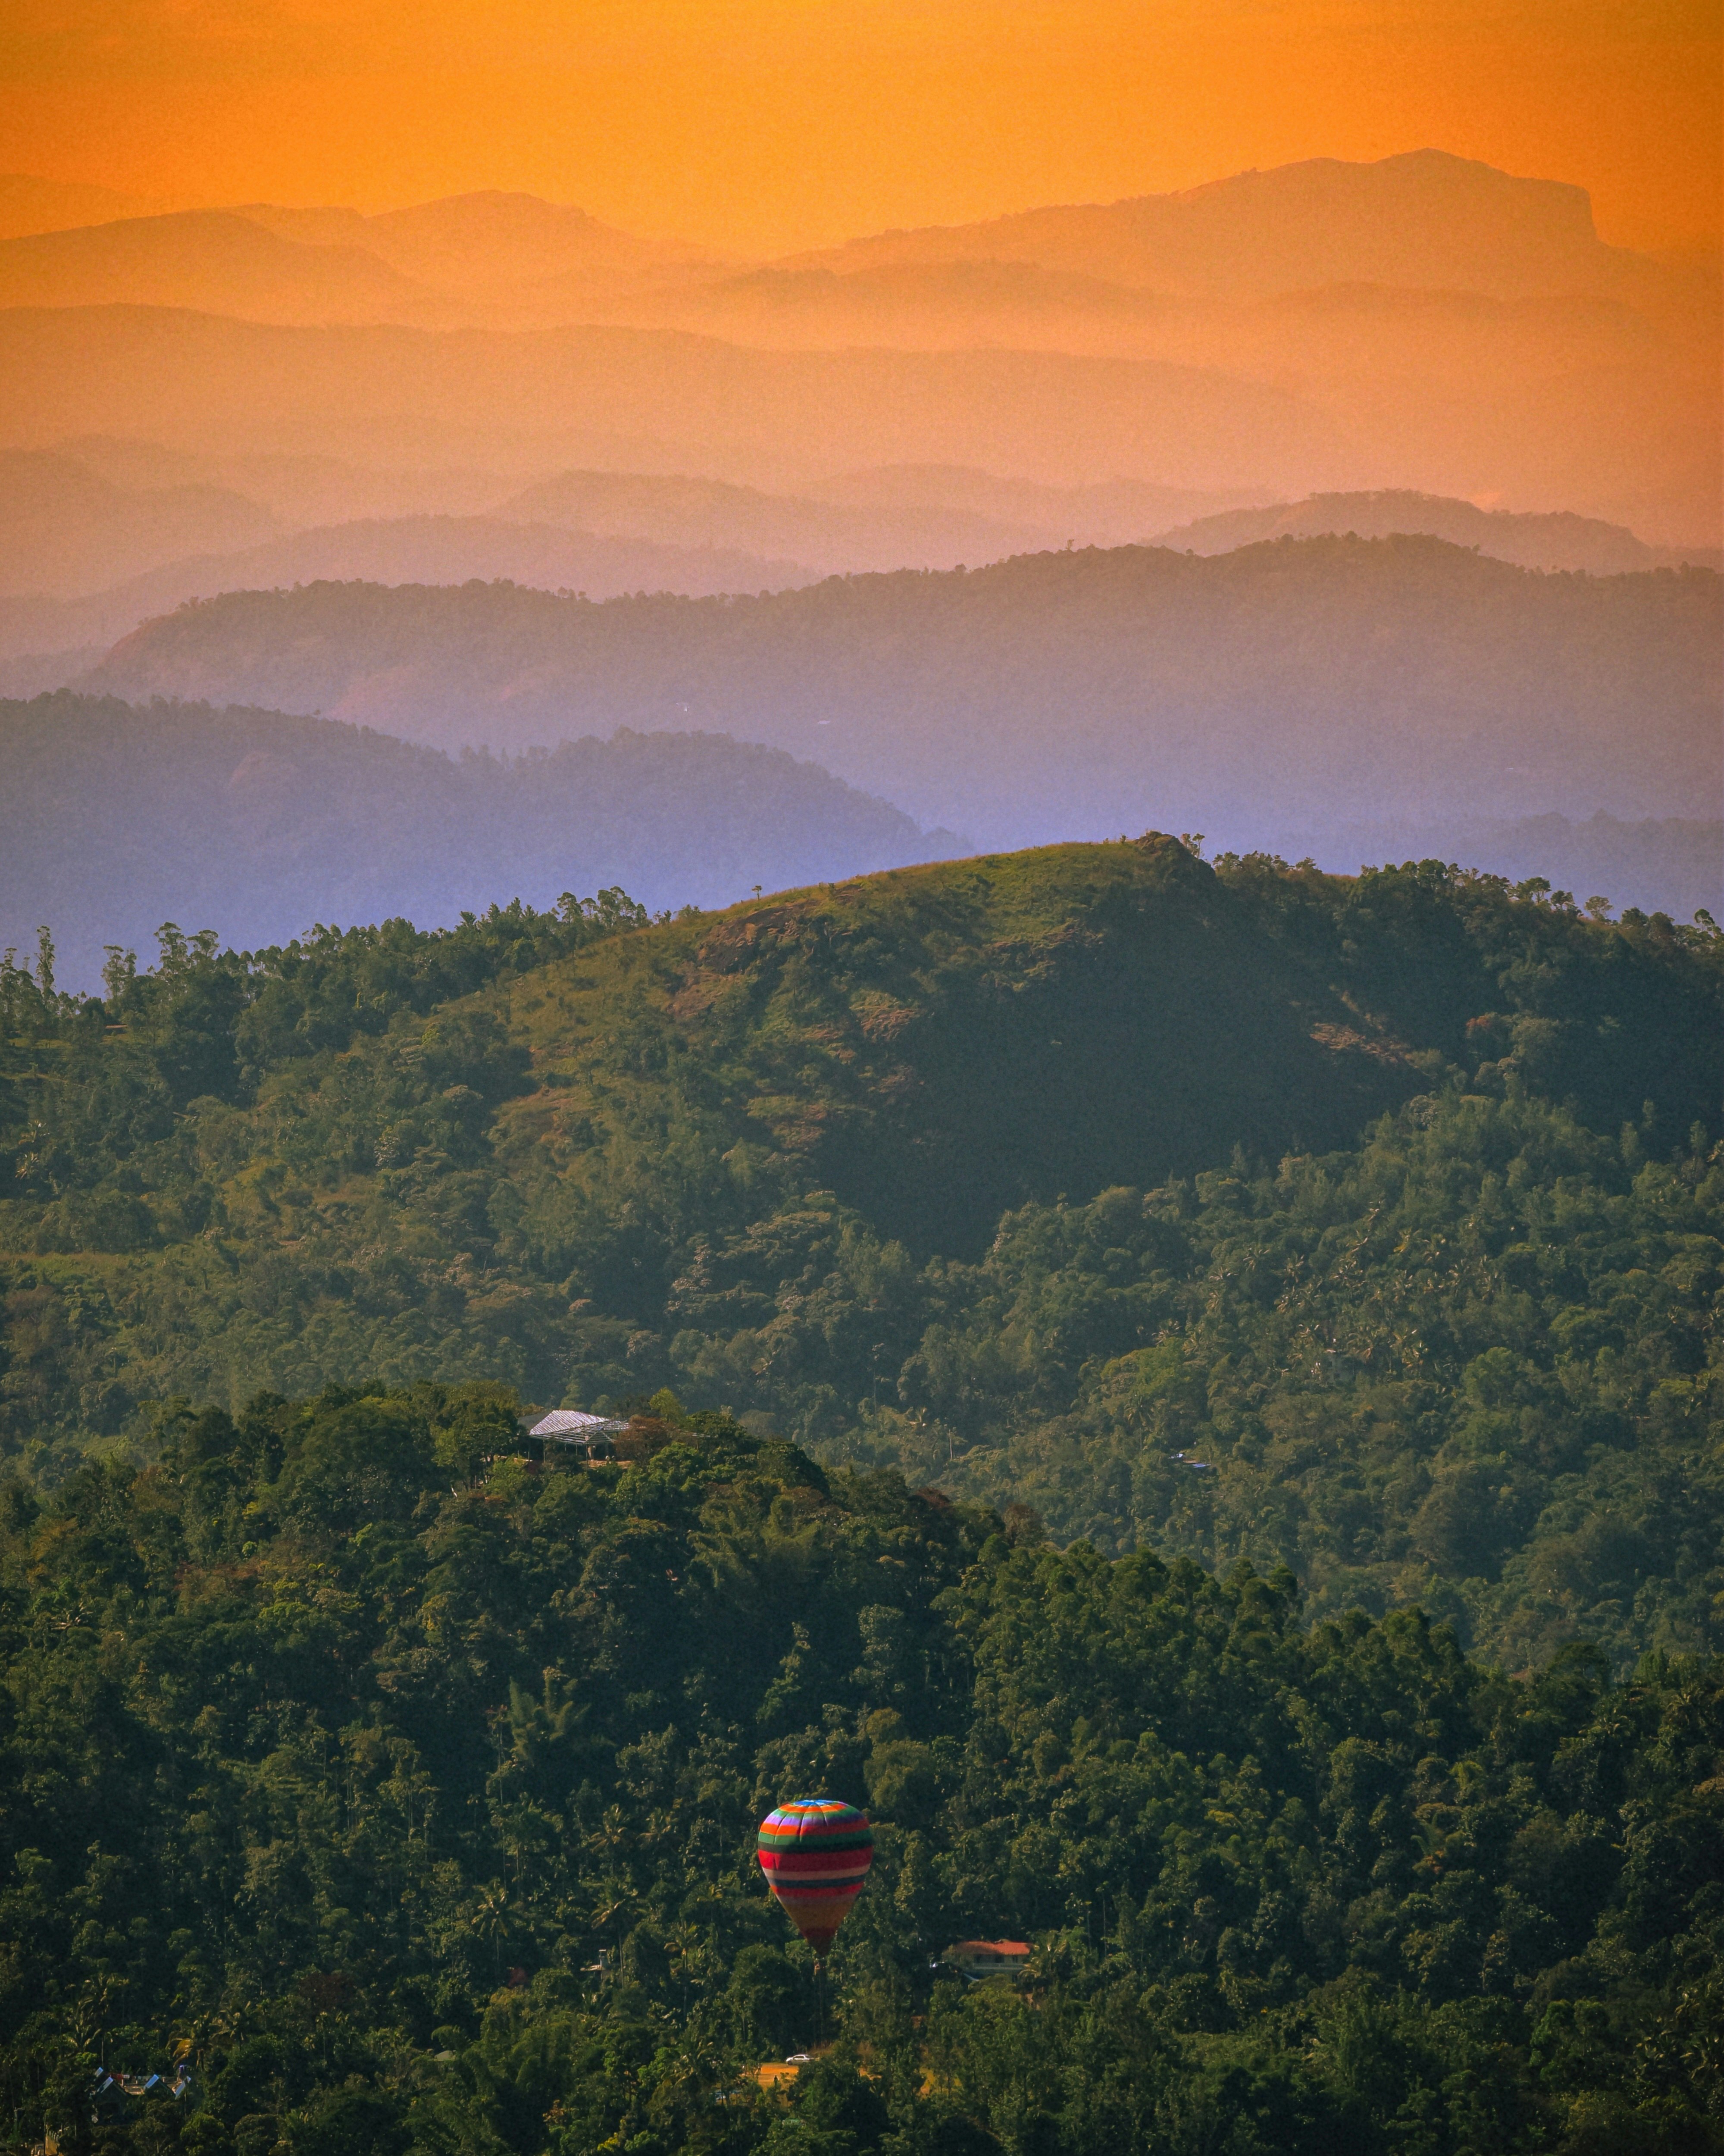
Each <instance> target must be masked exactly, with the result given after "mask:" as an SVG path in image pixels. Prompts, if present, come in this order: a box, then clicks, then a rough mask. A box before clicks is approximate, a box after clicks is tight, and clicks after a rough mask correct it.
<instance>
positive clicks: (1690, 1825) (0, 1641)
mask: <svg viewBox="0 0 1724 2156" xmlns="http://www.w3.org/2000/svg"><path fill="white" fill-rule="evenodd" d="M652 1405H653V1409H654V1412H653V1413H652V1414H649V1416H646V1417H644V1418H641V1419H637V1421H636V1422H635V1424H634V1426H633V1429H632V1430H631V1432H630V1435H629V1438H628V1439H627V1440H625V1448H626V1450H627V1451H628V1452H629V1455H630V1459H629V1464H624V1465H620V1466H609V1467H603V1468H598V1469H596V1470H592V1471H582V1470H581V1469H578V1468H575V1469H564V1470H562V1471H535V1470H534V1469H533V1468H532V1467H531V1466H529V1465H527V1464H526V1463H525V1462H523V1461H521V1460H519V1459H514V1458H510V1457H508V1456H506V1455H507V1453H508V1450H509V1448H510V1446H511V1443H512V1435H513V1430H514V1420H513V1414H512V1408H513V1402H512V1401H511V1399H508V1398H507V1397H506V1396H505V1395H503V1394H502V1393H501V1392H500V1389H498V1388H496V1387H487V1386H468V1387H454V1388H445V1387H437V1386H419V1387H415V1388H413V1389H408V1390H396V1391H390V1390H387V1389H383V1388H381V1387H368V1388H365V1389H348V1390H342V1389H330V1390H327V1391H326V1392H325V1393H323V1394H321V1396H320V1397H318V1398H316V1399H311V1400H305V1401H298V1402H292V1401H288V1400H285V1399H280V1398H279V1397H271V1396H267V1395H266V1396H264V1397H262V1398H259V1399H255V1400H254V1401H253V1402H252V1403H250V1404H249V1406H248V1407H247V1408H246V1409H244V1411H243V1412H242V1413H241V1414H239V1416H238V1417H237V1418H235V1419H230V1418H229V1417H228V1416H227V1415H225V1414H222V1413H221V1412H219V1411H216V1410H209V1411H205V1412H203V1413H199V1414H192V1413H190V1412H187V1411H179V1412H176V1413H172V1414H167V1415H166V1416H164V1417H163V1418H162V1419H159V1420H158V1422H157V1423H156V1427H155V1430H154V1431H153V1433H152V1440H151V1453H152V1455H153V1456H152V1459H151V1463H150V1464H149V1465H147V1466H143V1467H142V1468H141V1469H138V1468H135V1467H133V1466H126V1465H124V1464H120V1463H115V1464H113V1465H110V1466H101V1465H92V1466H87V1467H85V1468H83V1469H81V1470H80V1471H79V1472H78V1473H77V1474H75V1475H74V1476H72V1477H71V1478H70V1480H69V1481H67V1482H66V1483H65V1484H64V1486H62V1487H61V1488H60V1489H59V1491H58V1492H56V1493H54V1495H53V1496H51V1497H50V1498H49V1500H48V1501H46V1502H45V1503H44V1501H42V1500H41V1499H40V1498H38V1496H36V1495H35V1494H33V1492H32V1491H29V1490H28V1489H24V1488H21V1487H19V1486H16V1485H12V1484H8V1485H6V1486H3V1487H0V1941H3V1950H0V2093H3V2097H4V2101H5V2103H6V2107H7V2111H8V2116H9V2117H10V2119H11V2121H12V2123H13V2133H14V2136H15V2137H16V2138H17V2139H18V2140H19V2141H22V2142H23V2143H29V2142H31V2141H35V2142H36V2143H37V2144H38V2146H39V2145H42V2142H43V2140H44V2138H46V2137H49V2136H51V2137H52V2138H54V2141H55V2142H56V2143H57V2144H58V2147H59V2148H60V2149H61V2150H62V2151H66V2150H72V2149H76V2150H79V2151H85V2152H90V2153H91V2156H97V2152H100V2156H133V2152H136V2156H173V2152H177V2151H184V2152H186V2156H277V2152H279V2156H377V2153H378V2152H384V2153H385V2156H602V2152H603V2153H605V2156H608V2152H615V2151H618V2150H623V2149H626V2150H629V2151H630V2152H632V2156H684V2152H690V2151H692V2152H711V2156H752V2152H753V2151H756V2150H758V2151H761V2152H762V2156H788V2152H789V2151H791V2150H799V2151H803V2152H808V2151H813V2152H818V2156H997V2152H1009V2156H1128V2152H1135V2151H1138V2150H1142V2149H1144V2148H1152V2149H1155V2150H1157V2151H1158V2152H1167V2156H1213V2152H1215V2151H1217V2150H1224V2151H1227V2152H1229V2156H1270V2152H1274V2156H1337V2152H1342V2156H1519V2152H1525V2156H1542V2152H1549V2156H1617V2153H1618V2152H1651V2151H1655V2150H1656V2151H1659V2152H1675V2153H1676V2156H1706V2152H1708V2151H1712V2150H1715V2149H1716V2148H1717V2147H1718V2145H1719V2141H1720V2138H1721V2127H1724V2083H1721V2076H1720V2071H1719V2065H1720V2062H1719V2056H1718V2044H1717V2031H1718V2028H1719V2025H1720V2006H1721V1993H1720V1979H1719V1952H1718V1950H1719V1944H1720V1930H1721V1919H1724V1907H1721V1898H1720V1897H1721V1888H1720V1885H1719V1879H1720V1876H1721V1871H1724V1775H1721V1768H1724V1690H1721V1685H1720V1678H1719V1671H1718V1666H1717V1664H1716V1661H1714V1662H1711V1663H1710V1664H1708V1663H1705V1662H1701V1661H1669V1660H1667V1659H1665V1658H1663V1657H1658V1656H1654V1657H1650V1658H1649V1659H1648V1661H1646V1662H1645V1664H1644V1666H1642V1667H1641V1668H1640V1669H1639V1671H1637V1672H1636V1673H1635V1675H1634V1677H1633V1678H1632V1680H1631V1681H1629V1682H1627V1683H1625V1684H1624V1685H1622V1686H1617V1687H1613V1686H1611V1685H1610V1684H1609V1681H1608V1679H1607V1676H1606V1673H1605V1671H1604V1669H1603V1665H1602V1662H1601V1661H1600V1658H1599V1657H1598V1655H1596V1654H1595V1653H1593V1652H1592V1651H1590V1650H1585V1649H1578V1650H1571V1651H1569V1652H1568V1653H1567V1654H1565V1655H1562V1656H1561V1657H1559V1658H1558V1659H1557V1661H1555V1662H1554V1663H1553V1664H1552V1666H1550V1667H1548V1668H1547V1669H1546V1670H1544V1671H1542V1672H1541V1673H1540V1674H1539V1676H1537V1678H1536V1679H1533V1680H1531V1681H1511V1680H1507V1679H1504V1678H1502V1677H1501V1676H1492V1675H1490V1674H1488V1673H1486V1672H1485V1671H1483V1670H1481V1669H1480V1667H1479V1666H1477V1665H1475V1664H1474V1663H1470V1662H1469V1661H1466V1660H1465V1658H1464V1657H1463V1656H1462V1655H1461V1654H1460V1652H1459V1650H1458V1649H1457V1646H1456V1644H1455V1640H1454V1639H1453V1638H1452V1636H1450V1635H1449V1634H1447V1633H1446V1632H1445V1631H1444V1630H1442V1629H1440V1628H1438V1629H1433V1628H1432V1627H1431V1626H1430V1625H1429V1623H1428V1622H1427V1621H1426V1620H1424V1618H1422V1617H1419V1616H1417V1615H1414V1614H1399V1615H1396V1616H1392V1617H1390V1618H1388V1619H1387V1620H1383V1621H1381V1622H1377V1621H1373V1620H1370V1619H1368V1618H1367V1617H1365V1616H1362V1615H1357V1614H1356V1615H1353V1616H1351V1617H1348V1618H1346V1619H1344V1620H1339V1621H1333V1622H1327V1623H1321V1624H1318V1625H1315V1626H1313V1627H1311V1628H1310V1629H1308V1630H1307V1629H1306V1628H1305V1627H1304V1626H1303V1625H1301V1620H1300V1613H1299V1609H1298V1601H1297V1594H1296V1587H1295V1584H1294V1582H1293V1581H1292V1579H1291V1578H1290V1576H1288V1575H1287V1574H1285V1573H1277V1574H1275V1575H1274V1576H1273V1577H1270V1578H1265V1577H1263V1576H1261V1575H1260V1574H1259V1573H1253V1572H1252V1571H1251V1569H1250V1568H1249V1567H1245V1566H1239V1567H1235V1568H1232V1569H1231V1570H1230V1571H1229V1573H1228V1575H1227V1576H1226V1578H1213V1577H1210V1576H1208V1575H1206V1574H1205V1573H1203V1572H1201V1571H1200V1570H1199V1569H1198V1568H1197V1567H1196V1566H1194V1565H1192V1564H1190V1563H1187V1562H1184V1561H1175V1562H1172V1563H1165V1562H1163V1561H1162V1560H1160V1559H1158V1558H1156V1557H1154V1556H1152V1555H1149V1554H1147V1553H1144V1554H1141V1555H1138V1556H1135V1557H1132V1558H1125V1559H1122V1560H1120V1561H1117V1562H1114V1563H1109V1562H1108V1561H1106V1559H1105V1558H1101V1557H1100V1556H1099V1555H1098V1554H1097V1553H1095V1551H1094V1550H1093V1549H1091V1548H1089V1547H1087V1546H1085V1545H1079V1546H1077V1547H1075V1548H1071V1549H1069V1550H1067V1551H1065V1552H1063V1553H1059V1552H1054V1551H1052V1550H1049V1549H1048V1548H1045V1547H1044V1546H1042V1545H1040V1544H1039V1542H1038V1539H1037V1537H1036V1534H1035V1532H1034V1526H1033V1523H1032V1522H1029V1519H1028V1518H1027V1517H1026V1516H1025V1515H1024V1514H1023V1513H1022V1512H1021V1511H1020V1512H1018V1513H1017V1514H1015V1515H1011V1516H1008V1518H1007V1519H1006V1520H1005V1521H1002V1520H1001V1519H1000V1518H998V1517H996V1516H993V1515H991V1514H988V1513H987V1512H980V1511H977V1510H975V1509H972V1508H966V1507H957V1506H954V1505H953V1504H952V1503H951V1502H950V1501H948V1500H947V1499H946V1498H945V1497H943V1496H940V1495H939V1494H938V1493H937V1492H934V1491H926V1490H924V1491H911V1490H910V1489H908V1488H906V1486H905V1485H904V1484H903V1483H902V1482H901V1481H899V1480H898V1479H897V1478H896V1477H895V1476H890V1475H880V1474H873V1475H854V1474H849V1473H836V1474H831V1475H828V1474H825V1473H823V1472H822V1471H820V1470H819V1469H818V1467H817V1466H815V1465H814V1464H813V1462H811V1461H810V1460H808V1458H807V1457H806V1456H804V1455H802V1454H800V1453H798V1451H797V1450H795V1449H794V1448H793V1447H792V1446H789V1445H784V1444H782V1443H772V1442H762V1440H759V1439H757V1438H756V1437H753V1436H752V1435H750V1434H749V1433H748V1432H747V1431H746V1430H743V1429H742V1428H741V1427H739V1426H738V1425H737V1424H736V1423H735V1422H733V1421H731V1419H728V1418H727V1417H726V1416H724V1415H722V1414H716V1413H711V1412H707V1413H697V1414H692V1415H690V1414H685V1413H684V1411H683V1410H682V1409H680V1406H679V1405H678V1404H676V1403H675V1401H674V1400H672V1399H669V1398H668V1397H666V1398H664V1399H659V1400H656V1401H654V1403H653V1404H652ZM495 1454H500V1455H502V1456H496V1457H493V1458H491V1459H490V1460H489V1461H487V1459H486V1455H495ZM815 1791H824V1792H827V1793H830V1794H836V1795H842V1796H844V1797H846V1798H848V1799H851V1800H853V1801H855V1802H857V1803H865V1804H867V1805H868V1806H869V1807H870V1809H871V1811H872V1813H873V1815H874V1819H875V1864H874V1868H873V1873H872V1876H871V1878H870V1882H869V1885H868V1886H867V1889H866V1891H865V1893H864V1895H863V1896H862V1897H861V1899H860V1901H859V1903H858V1905H857V1907H856V1909H855V1912H854V1914H853V1915H852V1917H850V1919H849V1922H848V1924H847V1925H846V1927H845V1928H844V1932H843V1933H841V1935H840V1938H839V1944H838V1947H837V1949H836V1951H835V1953H834V1955H833V1957H832V1961H831V1966H830V1969H829V1974H828V1976H827V1978H826V1979H825V1983H824V1989H823V1990H822V1991H821V1992H819V1993H818V1994H817V1992H816V1990H815V1988H814V1986H813V1983H812V1981H811V1972H810V1969H809V1965H808V1956H807V1953H806V1950H805V1949H804V1948H802V1947H801V1946H800V1945H799V1944H798V1943H796V1942H795V1940H794V1938H793V1934H792V1933H791V1932H790V1928H789V1927H788V1924H787V1922H785V1920H784V1918H783V1917H782V1913H781V1912H779V1910H778V1909H777V1907H776V1906H775V1905H774V1904H773V1903H772V1901H771V1900H770V1899H769V1897H768V1896H767V1893H766V1891H765V1889H764V1886H763V1885H762V1882H761V1881H760V1878H759V1876H758V1873H757V1871H756V1869H755V1866H754V1862H753V1849H752V1842H753V1828H754V1824H755V1822H756V1820H757V1819H758V1818H759V1816H760V1815H762V1813H763V1812H764V1811H765V1810H766V1809H767V1808H768V1807H769V1806H770V1805H772V1804H775V1803H777V1802H779V1801H782V1799H785V1798H787V1797H790V1796H793V1795H797V1794H806V1793H812V1792H815ZM978 1934H979V1935H981V1936H983V1937H996V1936H999V1935H1002V1934H1003V1935H1005V1936H1008V1937H1015V1938H1022V1939H1025V1940H1027V1941H1028V1942H1029V1943H1031V1945H1032V1947H1033V1948H1034V1953H1033V1958H1032V1963H1031V1973H1030V1980H1029V1983H1028V1984H1026V1985H1025V1986H1024V1988H1023V1989H1019V1990H1016V1991H1014V1990H1013V1989H1010V1988H1000V1987H997V1986H988V1985H983V1986H979V1987H977V1988H974V1989H967V1987H966V1986H965V1985H964V1984H963V1983H962V1981H961V1980H960V1979H958V1978H957V1976H956V1975H955V1974H952V1973H951V1972H950V1971H949V1970H948V1971H945V1972H941V1971H939V1970H936V1968H935V1967H934V1965H933V1964H934V1963H935V1961H936V1958H937V1957H938V1956H939V1955H940V1954H941V1953H942V1951H943V1950H944V1949H945V1948H947V1946H948V1945H949V1944H950V1943H952V1941H953V1940H955V1939H957V1938H964V1937H974V1936H976V1935H978ZM823 2026H824V2032H825V2034H826V2035H827V2037H828V2038H829V2039H834V2038H835V2039H836V2042H835V2045H834V2047H833V2048H832V2049H831V2050H829V2051H824V2047H823V2055H822V2056H820V2058H819V2060H818V2063H815V2064H813V2065H811V2066H809V2067H808V2068H807V2069H805V2070H804V2071H803V2074H802V2075H801V2076H800V2077H799V2078H798V2079H797V2080H796V2081H795V2082H793V2084H792V2085H791V2086H790V2087H788V2088H784V2089H780V2090H777V2091H774V2090H772V2089H762V2087H761V2086H760V2085H759V2083H758V2082H757V2077H756V2073H755V2071H754V2070H755V2069H756V2068H757V2066H758V2063H759V2062H760V2061H762V2060H764V2059H777V2058H780V2057H782V2056H783V2054H785V2053H786V2052H788V2051H803V2050H804V2049H805V2048H806V2047H807V2046H809V2045H810V2044H811V2043H813V2042H814V2041H815V2040H817V2039H818V2036H819V2035H820V2033H821V2031H822V2029H823ZM152 2075H155V2076H161V2079H160V2081H159V2082H156V2085H155V2086H154V2087H153V2088H146V2087H145V2084H146V2079H147V2077H148V2076H152ZM122 2077H123V2078H122ZM187 2077H188V2078H187ZM170 2087H177V2089H178V2090H179V2093H177V2094H171V2093H170V2092H169V2090H170Z"/></svg>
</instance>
